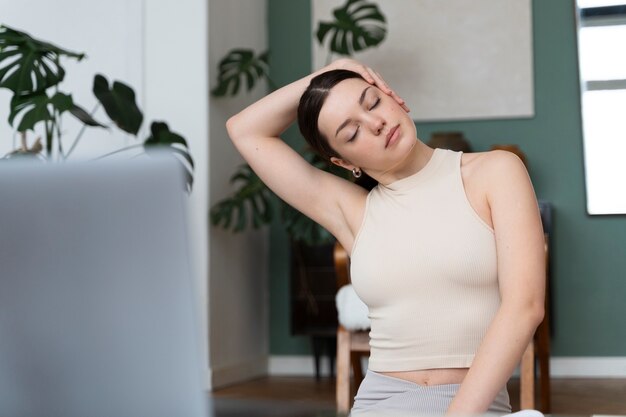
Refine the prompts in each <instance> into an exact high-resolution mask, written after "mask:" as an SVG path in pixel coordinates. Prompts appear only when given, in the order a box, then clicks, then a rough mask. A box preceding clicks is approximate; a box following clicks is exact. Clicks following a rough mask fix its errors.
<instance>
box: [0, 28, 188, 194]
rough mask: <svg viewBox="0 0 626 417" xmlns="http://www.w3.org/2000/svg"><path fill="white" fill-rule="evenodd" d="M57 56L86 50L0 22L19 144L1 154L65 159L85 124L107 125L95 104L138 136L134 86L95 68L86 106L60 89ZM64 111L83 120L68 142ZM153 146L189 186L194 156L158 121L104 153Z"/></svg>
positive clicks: (0, 76)
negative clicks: (90, 103) (91, 102)
mask: <svg viewBox="0 0 626 417" xmlns="http://www.w3.org/2000/svg"><path fill="white" fill-rule="evenodd" d="M62 58H63V59H75V60H77V61H81V60H82V59H84V58H85V54H84V53H77V52H72V51H69V50H67V49H64V48H61V47H58V46H56V45H53V44H52V43H49V42H46V41H42V40H39V39H35V38H33V37H32V36H30V35H29V34H27V33H25V32H22V31H19V30H17V29H13V28H11V27H8V26H5V25H0V88H6V89H8V90H10V91H11V92H12V97H11V101H10V104H9V106H10V113H9V118H8V122H9V124H10V125H11V127H12V128H14V129H15V131H16V132H17V133H18V134H19V137H20V141H19V142H20V143H19V146H18V147H17V148H16V149H14V150H13V151H11V152H9V153H8V154H7V155H4V156H2V157H1V158H0V159H3V160H7V159H11V158H15V157H24V156H30V157H34V158H37V159H39V160H42V161H47V162H61V161H65V160H67V159H68V158H69V157H70V156H71V155H72V153H73V151H74V150H75V148H76V145H77V144H78V142H79V140H80V139H81V137H82V136H83V134H84V132H85V131H86V129H87V128H100V129H108V126H107V124H105V123H102V122H100V121H97V120H96V119H95V118H94V113H95V112H96V111H97V110H98V108H99V107H100V106H101V107H103V108H104V110H105V112H106V114H107V116H108V117H109V118H110V120H111V122H112V124H114V125H115V126H117V128H118V129H121V130H122V131H124V132H127V133H130V134H132V135H134V136H137V134H138V132H139V130H140V128H141V124H142V122H143V113H142V112H141V110H140V109H139V107H138V106H137V103H136V101H135V92H134V90H133V89H132V88H131V87H130V86H128V85H126V84H124V83H123V82H121V81H114V82H113V83H109V81H108V80H107V79H106V77H105V76H103V75H102V74H96V75H95V76H94V79H93V86H92V91H93V94H94V95H95V97H96V99H97V102H98V105H97V106H96V108H95V109H93V111H91V112H87V111H86V110H85V109H84V108H83V107H81V106H79V105H78V104H77V103H75V102H74V99H73V98H72V95H71V94H69V93H66V92H63V91H61V90H60V85H61V83H62V81H63V79H64V78H65V69H64V67H63V65H62V64H61V59H62ZM68 114H69V115H71V116H73V117H74V118H76V119H77V120H79V121H80V122H81V123H82V124H83V127H82V128H81V130H80V132H79V133H78V134H77V135H76V137H75V138H74V141H73V142H72V143H71V145H70V146H69V147H68V146H66V145H67V143H65V141H64V137H63V131H62V129H61V121H62V119H63V117H66V115H68ZM42 136H43V141H42V140H41V137H42ZM156 147H159V148H164V149H167V150H168V151H169V152H171V154H172V155H174V156H175V157H176V159H177V160H178V161H179V162H180V163H181V165H182V166H183V168H184V172H185V173H186V186H187V189H191V186H192V182H193V176H192V173H193V159H192V158H191V155H190V154H189V150H188V147H187V142H186V141H185V139H184V138H183V137H182V136H180V135H178V134H177V133H175V132H172V131H170V129H169V127H168V125H167V124H166V123H165V122H163V121H154V122H152V123H151V125H150V134H149V136H148V137H147V138H145V139H144V140H143V142H142V143H139V144H136V145H131V146H127V147H125V148H121V149H118V150H116V151H114V152H111V153H110V154H107V155H103V156H108V155H111V154H114V153H119V152H123V151H127V150H130V149H138V148H142V150H143V152H145V153H147V154H149V153H150V152H151V151H152V150H153V149H155V148H156Z"/></svg>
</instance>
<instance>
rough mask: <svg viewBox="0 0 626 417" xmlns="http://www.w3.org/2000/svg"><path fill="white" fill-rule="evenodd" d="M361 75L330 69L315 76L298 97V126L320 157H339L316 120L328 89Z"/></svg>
mask: <svg viewBox="0 0 626 417" xmlns="http://www.w3.org/2000/svg"><path fill="white" fill-rule="evenodd" d="M350 78H360V79H363V77H362V76H361V75H360V74H358V73H356V72H354V71H349V70H344V69H336V70H330V71H327V72H323V73H321V74H319V75H317V76H315V77H314V78H313V79H312V80H311V83H310V84H309V86H308V87H307V89H306V90H305V91H304V93H303V94H302V97H300V103H299V104H298V127H299V128H300V133H301V134H302V136H304V139H305V140H306V141H307V143H308V144H309V145H310V146H311V147H312V148H313V150H314V151H316V152H317V153H318V154H319V155H320V156H321V157H322V158H324V159H326V160H330V158H331V157H333V156H334V157H340V155H339V154H338V153H337V152H335V150H334V149H333V148H332V147H331V146H330V143H329V142H328V138H327V137H326V136H324V134H322V132H320V130H319V126H318V120H319V116H320V111H321V109H322V106H323V105H324V102H325V101H326V98H327V97H328V93H329V92H330V90H331V89H332V88H333V87H334V86H336V85H337V84H339V83H340V82H341V81H343V80H347V79H350Z"/></svg>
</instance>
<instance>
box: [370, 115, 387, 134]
mask: <svg viewBox="0 0 626 417" xmlns="http://www.w3.org/2000/svg"><path fill="white" fill-rule="evenodd" d="M369 124H370V129H371V130H372V132H374V133H375V134H377V135H379V134H380V133H381V132H382V131H383V128H384V127H385V120H384V119H382V118H381V117H378V116H372V119H371V120H370V123H369Z"/></svg>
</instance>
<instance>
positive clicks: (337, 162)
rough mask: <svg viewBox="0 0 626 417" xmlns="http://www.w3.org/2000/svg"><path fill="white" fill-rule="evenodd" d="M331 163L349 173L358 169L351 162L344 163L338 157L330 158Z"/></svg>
mask: <svg viewBox="0 0 626 417" xmlns="http://www.w3.org/2000/svg"><path fill="white" fill-rule="evenodd" d="M330 162H332V163H333V164H335V165H337V166H339V167H341V168H345V169H347V170H348V171H352V170H353V169H354V168H356V167H355V166H354V165H352V164H351V163H350V162H348V161H344V160H343V159H341V158H337V157H334V156H331V157H330Z"/></svg>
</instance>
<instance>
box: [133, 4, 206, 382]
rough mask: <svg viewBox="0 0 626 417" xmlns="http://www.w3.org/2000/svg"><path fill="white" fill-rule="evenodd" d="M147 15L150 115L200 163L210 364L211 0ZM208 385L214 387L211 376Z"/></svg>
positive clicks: (196, 200)
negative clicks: (179, 137) (174, 134)
mask: <svg viewBox="0 0 626 417" xmlns="http://www.w3.org/2000/svg"><path fill="white" fill-rule="evenodd" d="M144 16H145V22H144V48H143V51H144V52H143V53H144V65H145V71H144V78H143V82H144V89H145V106H144V110H145V117H146V119H148V120H165V121H167V123H168V125H169V127H170V129H171V130H172V131H175V132H177V133H180V134H181V135H182V136H183V137H184V138H185V139H186V140H187V142H188V145H189V149H190V152H191V155H192V156H193V158H194V162H195V173H194V186H193V191H192V194H191V198H190V234H191V238H192V243H193V245H192V249H193V253H192V254H191V255H192V259H193V261H194V267H195V272H196V288H197V296H198V301H199V305H200V309H201V312H200V313H201V317H202V321H201V323H200V327H201V329H202V350H203V352H205V353H206V354H205V355H204V358H205V367H206V369H208V368H209V366H210V365H209V349H210V347H209V343H208V294H209V288H208V264H209V259H208V257H207V254H208V219H207V212H208V189H209V160H208V158H209V120H208V117H209V95H208V88H209V87H208V82H209V68H208V5H207V2H206V1H205V0H178V1H177V0H160V1H158V2H157V1H149V0H148V1H145V2H144ZM207 385H208V386H209V387H210V381H207Z"/></svg>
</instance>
